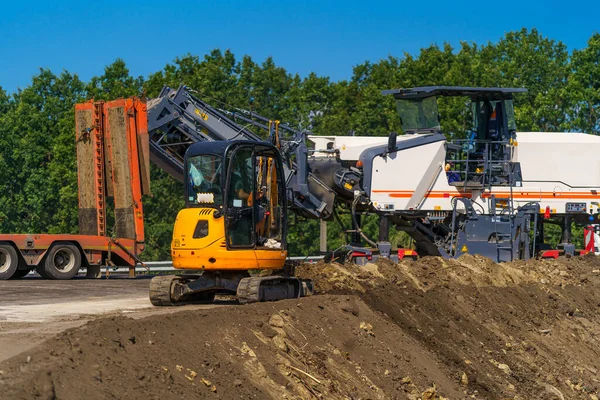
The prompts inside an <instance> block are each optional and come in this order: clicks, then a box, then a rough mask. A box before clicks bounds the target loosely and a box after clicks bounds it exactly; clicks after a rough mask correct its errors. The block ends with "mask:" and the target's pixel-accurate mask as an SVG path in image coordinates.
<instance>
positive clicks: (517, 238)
mask: <svg viewBox="0 0 600 400" xmlns="http://www.w3.org/2000/svg"><path fill="white" fill-rule="evenodd" d="M523 92H526V89H510V88H469V87H445V86H437V87H435V86H433V87H417V88H412V89H396V90H388V91H384V94H388V95H392V96H394V98H395V101H396V105H397V110H398V113H399V116H400V118H401V123H402V129H403V131H404V134H403V135H396V134H394V133H393V134H391V135H390V136H389V138H387V139H385V138H377V137H355V136H331V137H327V136H309V140H310V141H312V142H313V143H314V145H315V149H316V151H315V153H314V154H315V156H314V157H312V158H311V160H310V161H309V165H310V167H311V170H312V171H313V173H315V175H317V176H319V178H320V179H321V180H322V181H323V182H324V183H325V184H330V185H333V187H334V188H335V190H336V194H337V195H338V197H337V199H336V201H337V202H338V203H340V198H341V197H343V198H344V199H346V201H347V202H350V201H352V214H353V215H356V214H357V213H358V212H360V211H364V212H369V213H376V214H378V215H379V216H380V221H381V222H380V234H379V237H380V241H379V242H378V243H377V245H378V247H380V248H381V249H386V248H389V245H388V244H387V243H386V240H385V239H386V235H387V234H386V232H387V229H388V226H389V225H390V224H393V225H395V226H396V228H397V229H400V230H403V231H405V232H407V233H408V234H409V235H410V236H411V237H412V238H413V239H414V243H415V246H416V250H417V251H418V253H419V255H430V256H442V257H446V258H455V257H459V256H461V255H462V254H465V253H471V254H480V255H483V256H486V257H488V258H490V259H492V260H494V261H496V262H503V261H511V260H515V259H529V258H530V257H532V256H534V255H537V254H538V253H539V252H540V251H542V250H545V249H548V248H549V246H548V245H547V244H546V243H545V242H544V226H545V225H546V224H549V223H551V224H556V225H559V226H560V227H561V228H562V232H563V233H562V243H561V244H559V250H560V251H562V252H566V253H570V254H573V253H574V246H573V245H572V244H571V226H572V223H577V224H582V225H583V224H589V223H590V221H594V220H597V219H598V213H599V212H600V210H599V203H598V202H599V200H600V194H599V192H598V191H599V190H600V168H598V166H596V167H593V168H592V169H590V162H592V164H594V161H592V160H595V159H597V157H596V156H595V155H596V154H598V151H600V137H598V136H594V135H588V134H584V133H571V132H569V133H555V132H543V133H542V132H518V133H517V127H516V124H515V116H514V109H513V96H514V95H518V94H519V93H523ZM441 97H462V98H464V99H466V100H468V101H469V102H470V106H471V107H470V112H469V115H470V118H469V119H471V124H470V125H471V126H470V128H469V129H468V131H467V132H464V133H463V136H464V138H463V139H456V140H447V136H446V135H444V133H443V132H442V131H441V124H440V116H439V113H438V99H439V98H441ZM466 104H468V103H466ZM447 135H448V136H453V135H451V134H449V133H447ZM456 136H458V135H456ZM352 166H354V168H353V167H352ZM321 170H328V171H331V172H330V173H329V175H330V177H331V179H327V177H326V176H323V174H320V173H317V172H316V171H321ZM584 171H585V172H584ZM352 199H353V200H352Z"/></svg>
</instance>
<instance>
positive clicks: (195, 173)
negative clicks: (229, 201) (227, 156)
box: [187, 154, 223, 207]
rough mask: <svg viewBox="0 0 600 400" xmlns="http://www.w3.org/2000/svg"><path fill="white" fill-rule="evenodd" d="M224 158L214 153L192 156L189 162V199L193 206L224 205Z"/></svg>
mask: <svg viewBox="0 0 600 400" xmlns="http://www.w3.org/2000/svg"><path fill="white" fill-rule="evenodd" d="M221 169H222V158H221V157H220V156H217V155H214V154H201V155H197V156H191V157H189V158H188V163H187V177H188V179H187V185H188V188H187V194H188V196H187V200H188V204H189V205H191V206H194V205H201V206H208V207H219V206H221V205H223V191H222V189H221V187H222V182H221V175H222V174H221Z"/></svg>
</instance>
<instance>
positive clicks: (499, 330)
mask: <svg viewBox="0 0 600 400" xmlns="http://www.w3.org/2000/svg"><path fill="white" fill-rule="evenodd" d="M300 274H301V275H304V276H305V277H309V276H314V281H315V283H316V285H317V290H320V291H321V292H324V293H336V292H339V293H346V292H348V291H349V290H352V289H353V288H355V287H356V286H357V285H359V286H360V290H361V295H360V297H361V299H362V300H363V301H364V302H365V303H366V304H367V305H368V306H369V307H370V308H371V309H372V310H377V311H378V312H381V313H382V314H383V315H385V316H386V317H388V318H389V320H390V321H392V322H393V323H394V324H395V325H397V326H398V327H399V328H400V329H401V330H402V332H404V333H405V334H407V335H408V336H410V337H411V338H413V339H414V340H415V341H416V342H418V343H419V344H420V345H421V346H423V347H424V348H427V349H428V351H429V352H430V354H433V355H435V356H436V357H437V358H438V359H439V360H440V362H441V363H442V364H443V365H444V367H445V368H446V371H447V376H449V377H457V376H460V377H463V376H464V377H465V379H461V380H460V381H459V382H458V383H459V384H460V383H461V382H462V383H467V384H465V385H463V387H464V389H465V392H466V394H468V395H472V396H475V398H520V399H532V398H549V399H553V398H556V399H562V398H585V399H596V398H597V397H596V396H597V395H598V391H599V389H600V385H599V382H600V381H599V379H600V376H599V375H598V369H599V368H600V360H599V359H598V355H599V350H598V338H599V335H600V316H599V314H598V311H599V308H600V293H599V292H598V289H599V288H600V259H598V258H597V257H593V256H586V257H581V258H571V259H559V260H541V261H537V260H531V261H526V262H524V261H518V262H513V263H503V264H496V263H493V262H492V261H491V260H489V259H487V258H484V257H479V256H471V255H465V256H463V257H461V258H459V259H458V260H444V259H441V258H435V257H425V258H422V259H420V260H418V261H416V262H413V261H406V262H402V263H400V264H393V263H390V262H386V261H381V262H378V263H376V264H367V265H366V266H365V267H358V266H355V265H339V264H330V265H328V266H326V267H324V268H321V266H319V265H310V266H307V267H306V268H304V269H303V270H301V271H300ZM463 373H464V375H463Z"/></svg>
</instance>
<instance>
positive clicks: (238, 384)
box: [0, 256, 600, 400]
mask: <svg viewBox="0 0 600 400" xmlns="http://www.w3.org/2000/svg"><path fill="white" fill-rule="evenodd" d="M298 274H299V275H301V276H304V277H312V278H313V280H314V281H315V285H316V288H317V290H318V291H319V292H320V294H319V295H317V296H313V297H309V298H303V299H298V300H288V301H281V302H276V303H263V304H253V305H248V306H223V307H217V308H214V309H209V310H188V309H185V308H183V309H182V310H181V311H178V312H176V313H173V314H167V315H164V314H163V315H153V316H151V317H148V318H145V319H142V320H134V319H130V318H126V317H111V318H100V319H97V320H95V321H92V322H90V323H88V324H87V325H86V326H84V327H83V328H80V329H75V330H70V331H66V332H64V333H62V334H60V335H59V336H57V337H55V338H53V339H50V340H49V341H48V342H46V343H45V344H43V345H42V346H40V347H38V348H36V349H34V350H33V351H30V352H27V353H24V354H21V355H19V356H17V357H15V358H13V359H11V360H8V361H7V362H4V363H2V364H0V398H2V399H4V398H6V399H30V398H48V399H52V398H59V399H67V400H68V399H81V398H87V399H105V398H129V399H147V398H149V399H163V398H164V399H170V398H173V399H182V398H183V399H185V398H224V399H230V398H261V399H262V398H273V399H310V398H322V399H366V398H369V399H386V398H399V399H403V398H409V399H442V398H450V399H459V398H484V399H498V398H511V399H570V398H581V399H597V397H596V396H597V394H598V391H599V389H600V383H599V379H600V377H599V375H598V370H599V369H600V360H599V357H598V356H599V350H598V337H599V335H600V317H599V316H598V311H599V307H600V292H599V291H598V288H600V263H599V262H598V260H597V259H596V258H593V257H584V258H574V259H571V260H560V261H530V262H515V263H506V264H494V263H492V262H491V261H489V260H487V259H485V258H481V257H474V256H464V257H461V258H460V259H458V260H442V259H439V258H423V259H420V260H418V261H416V262H413V261H406V262H402V263H400V264H393V263H389V262H385V261H381V262H378V263H376V264H367V265H366V266H364V267H358V266H355V265H339V264H306V265H304V266H302V267H300V268H299V269H298Z"/></svg>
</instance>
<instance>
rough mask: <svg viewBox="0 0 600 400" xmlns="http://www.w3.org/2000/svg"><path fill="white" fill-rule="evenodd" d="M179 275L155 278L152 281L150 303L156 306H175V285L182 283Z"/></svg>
mask: <svg viewBox="0 0 600 400" xmlns="http://www.w3.org/2000/svg"><path fill="white" fill-rule="evenodd" d="M180 280H181V278H180V277H178V276H177V275H165V276H155V277H154V278H152V280H151V281H150V302H151V303H152V304H153V305H155V306H159V307H160V306H174V305H176V302H174V301H173V298H172V294H173V284H174V283H175V282H178V281H180Z"/></svg>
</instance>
